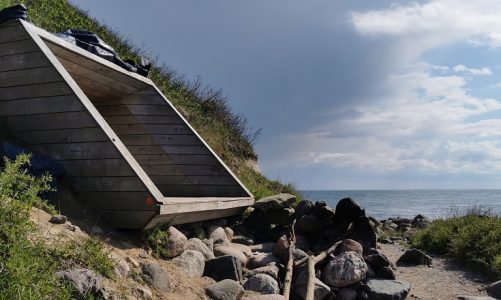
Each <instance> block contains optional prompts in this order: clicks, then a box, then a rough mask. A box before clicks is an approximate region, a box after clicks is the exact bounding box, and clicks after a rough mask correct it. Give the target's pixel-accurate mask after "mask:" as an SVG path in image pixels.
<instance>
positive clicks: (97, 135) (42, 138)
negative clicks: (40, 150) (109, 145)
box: [16, 127, 109, 145]
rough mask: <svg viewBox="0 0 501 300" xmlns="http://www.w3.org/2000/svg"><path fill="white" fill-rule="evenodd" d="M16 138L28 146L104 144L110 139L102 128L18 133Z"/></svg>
mask: <svg viewBox="0 0 501 300" xmlns="http://www.w3.org/2000/svg"><path fill="white" fill-rule="evenodd" d="M16 137H17V138H19V139H21V140H22V141H24V142H25V144H26V145H37V144H62V143H82V142H104V141H108V140H109V138H108V137H107V136H106V134H105V133H104V132H103V130H102V129H101V128H98V127H94V128H78V129H62V130H61V129H58V130H45V131H24V132H17V133H16Z"/></svg>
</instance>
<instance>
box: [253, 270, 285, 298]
mask: <svg viewBox="0 0 501 300" xmlns="http://www.w3.org/2000/svg"><path fill="white" fill-rule="evenodd" d="M244 289H246V290H249V291H254V292H258V293H261V294H278V293H279V291H280V290H279V288H278V283H277V281H276V280H275V279H273V278H272V277H271V276H269V275H266V274H257V275H254V276H252V277H251V278H249V279H248V280H247V281H246V282H245V283H244Z"/></svg>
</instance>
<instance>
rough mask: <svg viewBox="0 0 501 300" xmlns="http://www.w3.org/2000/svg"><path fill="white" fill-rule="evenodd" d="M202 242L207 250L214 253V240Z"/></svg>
mask: <svg viewBox="0 0 501 300" xmlns="http://www.w3.org/2000/svg"><path fill="white" fill-rule="evenodd" d="M202 242H203V243H204V244H205V246H207V248H209V250H210V251H211V252H212V253H214V240H213V239H203V240H202Z"/></svg>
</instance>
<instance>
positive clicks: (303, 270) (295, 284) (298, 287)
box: [292, 265, 331, 300]
mask: <svg viewBox="0 0 501 300" xmlns="http://www.w3.org/2000/svg"><path fill="white" fill-rule="evenodd" d="M292 274H293V278H292V292H293V293H294V294H295V295H297V296H298V297H299V298H300V299H304V298H305V297H306V290H307V286H308V266H306V265H303V266H301V267H297V268H294V271H293V273H292ZM330 290H331V289H330V288H329V286H327V285H326V284H325V283H323V282H322V281H320V279H318V278H315V292H314V295H315V296H314V298H315V299H319V300H321V299H324V298H325V297H326V296H327V294H329V292H330Z"/></svg>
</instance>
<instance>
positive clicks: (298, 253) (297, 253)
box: [292, 249, 308, 261]
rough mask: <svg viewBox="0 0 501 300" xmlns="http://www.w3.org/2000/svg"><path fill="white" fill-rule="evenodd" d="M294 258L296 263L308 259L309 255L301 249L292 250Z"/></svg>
mask: <svg viewBox="0 0 501 300" xmlns="http://www.w3.org/2000/svg"><path fill="white" fill-rule="evenodd" d="M292 257H293V259H294V261H296V260H301V259H303V258H306V257H308V254H306V252H304V251H303V250H301V249H294V250H292Z"/></svg>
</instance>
